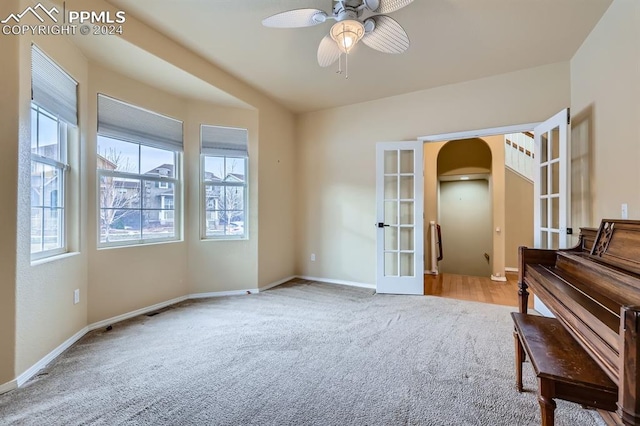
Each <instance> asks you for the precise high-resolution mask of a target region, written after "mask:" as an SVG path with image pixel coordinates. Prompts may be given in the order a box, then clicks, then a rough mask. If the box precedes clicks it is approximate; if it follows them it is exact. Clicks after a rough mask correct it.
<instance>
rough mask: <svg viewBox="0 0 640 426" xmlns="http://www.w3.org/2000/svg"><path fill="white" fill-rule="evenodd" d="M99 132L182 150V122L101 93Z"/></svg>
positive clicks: (121, 138)
mask: <svg viewBox="0 0 640 426" xmlns="http://www.w3.org/2000/svg"><path fill="white" fill-rule="evenodd" d="M98 133H99V134H100V135H102V136H106V137H109V138H114V139H120V140H124V141H127V142H133V143H139V144H141V145H146V146H151V147H154V148H160V149H168V150H172V151H178V152H181V151H182V146H183V144H182V121H179V120H176V119H173V118H170V117H167V116H165V115H160V114H158V113H155V112H152V111H147V110H145V109H142V108H139V107H136V106H134V105H130V104H127V103H124V102H121V101H119V100H116V99H113V98H110V97H108V96H105V95H101V94H98Z"/></svg>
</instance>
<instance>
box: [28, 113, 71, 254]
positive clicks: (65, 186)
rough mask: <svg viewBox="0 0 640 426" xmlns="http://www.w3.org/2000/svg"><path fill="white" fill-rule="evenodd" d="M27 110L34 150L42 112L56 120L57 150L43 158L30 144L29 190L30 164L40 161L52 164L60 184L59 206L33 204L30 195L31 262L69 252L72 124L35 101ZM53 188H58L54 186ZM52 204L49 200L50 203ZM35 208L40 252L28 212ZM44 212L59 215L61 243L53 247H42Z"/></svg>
mask: <svg viewBox="0 0 640 426" xmlns="http://www.w3.org/2000/svg"><path fill="white" fill-rule="evenodd" d="M29 111H30V120H33V115H34V113H35V116H36V123H35V128H36V135H33V134H31V144H33V140H34V138H35V140H36V143H37V145H36V151H37V150H38V149H39V147H40V145H39V138H40V134H39V133H40V126H39V123H40V117H41V116H42V115H44V116H46V117H48V118H49V119H51V120H55V122H56V127H57V129H56V144H55V145H56V146H57V150H58V151H57V152H58V159H53V158H50V157H46V156H43V155H40V154H37V153H34V152H33V146H32V147H31V158H30V168H31V179H32V181H31V182H30V183H29V193H30V194H31V192H32V191H33V166H34V164H40V165H44V166H49V167H53V168H54V169H56V170H57V171H58V177H59V179H60V183H59V184H58V187H59V190H60V191H61V192H62V193H61V194H58V195H57V202H58V204H59V206H56V207H55V208H54V207H53V206H46V203H45V202H44V199H43V200H42V201H43V202H42V203H41V204H42V205H36V206H34V205H33V199H31V197H30V221H29V253H30V258H31V261H32V262H34V261H38V260H43V259H47V258H52V257H55V256H59V255H61V254H65V253H68V252H69V234H68V233H69V226H68V214H67V208H68V200H69V183H68V181H69V170H70V166H69V164H68V143H69V136H70V135H69V132H70V127H71V126H73V125H72V124H69V123H67V122H66V121H64V120H63V119H61V118H60V117H59V116H58V115H57V114H55V113H52V112H51V111H48V110H47V109H45V108H43V107H42V106H40V105H39V104H38V103H36V102H34V101H31V105H30V108H29ZM31 129H33V123H31ZM55 191H58V189H56V190H55ZM49 204H51V203H49ZM34 209H39V210H40V211H41V218H40V220H41V223H40V248H41V250H40V251H35V252H34V251H33V241H32V240H33V236H34V234H33V218H32V217H31V215H32V214H33V210H34ZM45 211H49V213H51V212H52V211H57V214H58V215H59V216H61V217H58V218H57V220H58V224H59V228H58V234H57V238H58V239H59V241H60V244H59V245H58V246H57V247H55V248H52V249H47V250H45V249H44V242H45V235H44V234H45V231H46V229H45V226H44V221H45Z"/></svg>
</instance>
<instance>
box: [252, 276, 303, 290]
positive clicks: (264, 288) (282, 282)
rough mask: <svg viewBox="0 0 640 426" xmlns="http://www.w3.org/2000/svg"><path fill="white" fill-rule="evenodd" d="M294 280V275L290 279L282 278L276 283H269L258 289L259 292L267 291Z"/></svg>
mask: <svg viewBox="0 0 640 426" xmlns="http://www.w3.org/2000/svg"><path fill="white" fill-rule="evenodd" d="M295 278H297V277H296V276H295V275H292V276H290V277H288V278H283V279H281V280H278V281H276V282H273V283H271V284H267V285H263V286H262V287H260V288H259V290H260V291H265V290H269V289H270V288H274V287H277V286H279V285H280V284H284V283H286V282H289V281H291V280H293V279H295Z"/></svg>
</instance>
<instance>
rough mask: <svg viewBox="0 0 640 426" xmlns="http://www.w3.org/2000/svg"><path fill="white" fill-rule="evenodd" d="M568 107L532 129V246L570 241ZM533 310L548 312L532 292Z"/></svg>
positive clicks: (549, 246)
mask: <svg viewBox="0 0 640 426" xmlns="http://www.w3.org/2000/svg"><path fill="white" fill-rule="evenodd" d="M570 137H571V133H570V115H569V109H564V110H562V111H560V112H559V113H557V114H556V115H554V116H553V117H551V118H550V119H548V120H547V121H545V122H544V123H541V124H539V125H538V126H536V128H535V129H534V143H535V148H534V150H535V151H534V156H535V166H534V179H533V196H534V201H533V204H534V213H533V223H534V226H533V230H534V238H533V241H534V247H536V248H545V249H562V248H567V247H568V246H569V242H570V238H571V237H570V235H569V234H570V233H571V228H570V220H571V203H570V202H569V194H570V193H571V191H570V179H569V177H570V174H569V167H570V166H571V163H570V158H569V142H570ZM533 306H534V309H535V310H536V311H538V312H540V313H541V314H543V315H546V316H553V314H552V313H551V311H549V309H547V307H546V306H544V304H543V303H542V302H541V301H540V299H538V297H537V296H535V295H534V305H533Z"/></svg>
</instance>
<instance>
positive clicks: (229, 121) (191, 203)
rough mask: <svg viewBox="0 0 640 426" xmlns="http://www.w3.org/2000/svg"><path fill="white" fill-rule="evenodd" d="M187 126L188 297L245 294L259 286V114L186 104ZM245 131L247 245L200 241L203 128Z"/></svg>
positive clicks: (244, 110) (243, 110)
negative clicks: (246, 156) (240, 292)
mask: <svg viewBox="0 0 640 426" xmlns="http://www.w3.org/2000/svg"><path fill="white" fill-rule="evenodd" d="M187 119H188V121H187V123H186V125H185V171H186V174H185V179H186V180H187V182H188V186H187V191H186V193H185V206H187V207H188V211H187V214H186V216H185V218H186V220H187V223H189V224H191V226H189V227H187V228H186V232H187V234H186V235H185V237H186V238H187V247H188V252H187V265H188V268H187V280H186V282H187V283H188V293H189V294H194V293H208V292H212V291H227V290H241V289H246V288H255V287H257V282H258V267H257V266H258V262H257V260H258V192H257V191H256V190H255V188H256V187H257V185H258V161H257V158H256V156H257V154H258V113H257V111H254V110H247V109H238V108H227V107H224V108H223V107H217V106H214V105H210V104H205V103H202V102H190V103H189V104H188V115H187ZM201 124H208V125H216V126H228V127H241V128H245V129H247V130H248V131H249V198H250V199H249V209H248V213H249V217H248V219H247V220H246V225H247V230H248V232H249V239H248V240H240V241H220V240H203V239H202V238H201V226H200V225H201V218H202V217H201V214H200V208H202V205H201V186H200V125H201Z"/></svg>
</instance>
